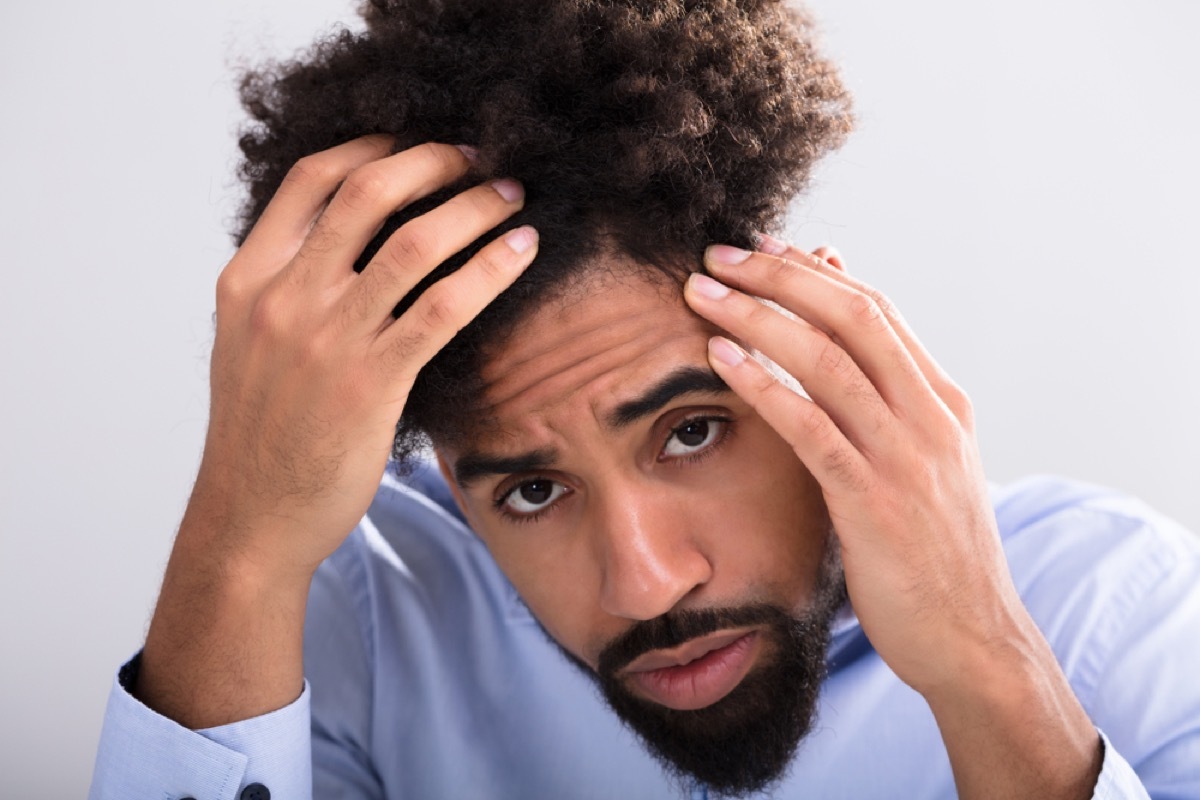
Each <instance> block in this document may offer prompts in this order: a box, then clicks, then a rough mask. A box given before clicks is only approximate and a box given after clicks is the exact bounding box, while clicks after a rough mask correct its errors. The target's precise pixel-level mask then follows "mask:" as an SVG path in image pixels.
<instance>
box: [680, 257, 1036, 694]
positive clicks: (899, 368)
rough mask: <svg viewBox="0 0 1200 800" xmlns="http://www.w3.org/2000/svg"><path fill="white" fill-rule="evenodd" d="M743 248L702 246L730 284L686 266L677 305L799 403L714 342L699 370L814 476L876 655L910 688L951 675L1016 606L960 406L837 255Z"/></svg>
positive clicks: (894, 315) (890, 312) (893, 315)
mask: <svg viewBox="0 0 1200 800" xmlns="http://www.w3.org/2000/svg"><path fill="white" fill-rule="evenodd" d="M743 253H744V251H735V250H734V249H733V248H727V247H720V246H718V247H713V248H709V252H708V255H707V257H706V266H707V267H708V269H709V271H710V273H711V274H712V275H714V276H716V277H717V278H718V279H720V280H721V281H723V282H724V284H725V285H727V286H728V287H733V289H732V290H730V291H729V293H728V294H727V295H726V296H725V297H723V298H720V299H716V298H713V297H706V296H705V295H704V293H703V292H702V291H701V290H702V287H703V285H704V278H703V277H701V276H693V277H692V279H691V280H690V281H689V285H688V291H687V299H688V302H689V303H690V304H691V306H692V308H693V309H694V310H695V311H696V312H697V313H699V314H701V315H702V316H704V317H706V318H707V319H709V320H710V321H712V322H713V323H715V324H716V325H718V326H719V327H721V328H723V329H725V330H727V331H729V332H730V333H731V334H732V335H733V337H734V338H736V339H737V340H740V341H741V342H743V343H745V344H746V345H747V346H748V347H750V348H753V349H755V350H757V351H759V352H760V353H762V354H763V355H765V356H766V357H768V358H769V359H771V360H772V361H774V362H775V363H776V364H778V365H779V366H780V367H782V368H783V369H784V370H785V371H786V372H788V373H789V374H790V375H792V376H794V377H795V378H796V379H797V380H798V381H799V383H800V384H801V386H803V387H804V389H805V390H806V391H807V392H808V394H809V396H810V397H811V398H812V399H811V400H809V399H806V398H804V397H802V396H800V395H798V394H796V393H795V392H793V391H791V390H790V389H788V388H787V387H785V386H784V385H783V384H781V383H780V382H779V381H778V380H776V379H775V378H774V377H773V376H772V375H770V374H769V373H768V372H767V371H766V370H765V369H764V368H763V367H762V366H761V365H760V364H759V363H758V362H756V361H755V360H754V359H743V360H741V361H740V362H738V363H736V364H730V363H728V361H729V360H733V361H735V362H736V361H737V360H738V359H739V358H742V357H743V352H744V351H741V350H740V348H736V347H734V346H733V345H732V344H731V343H730V342H729V341H728V340H724V339H721V338H717V339H714V341H713V342H712V343H711V345H710V361H711V362H712V365H713V368H714V369H715V370H716V371H717V372H718V374H720V376H721V377H722V378H724V379H725V381H726V382H727V383H728V384H729V385H730V387H731V388H732V389H733V390H734V391H736V392H737V393H738V394H739V395H741V396H742V397H743V398H744V399H745V400H746V401H747V402H748V403H750V404H751V405H752V406H753V407H754V409H755V410H756V411H757V412H758V413H759V414H760V415H761V416H762V417H763V419H765V420H766V421H767V423H768V424H770V425H771V426H772V427H774V428H775V430H776V431H777V432H778V433H779V435H780V436H782V437H783V438H784V440H785V441H787V442H788V443H789V444H790V445H791V447H792V448H793V449H794V450H795V452H796V455H797V456H798V457H799V458H800V460H801V461H802V462H803V463H804V464H805V466H806V467H807V468H808V470H809V471H810V472H812V474H813V476H814V477H815V478H816V480H817V481H818V483H819V484H820V485H821V489H822V492H823V494H824V498H825V502H826V505H827V507H828V509H829V514H830V518H831V522H832V524H833V527H834V530H835V531H836V533H837V536H838V539H839V541H840V544H841V549H842V561H843V565H844V567H845V573H846V583H847V587H848V589H849V592H850V598H851V601H852V603H853V606H854V610H855V612H856V613H857V615H858V618H859V621H860V622H861V623H862V626H863V629H864V630H865V632H866V634H867V636H868V637H869V638H870V640H871V643H872V644H873V645H874V646H875V648H876V650H877V651H878V652H879V654H880V656H881V657H882V658H883V659H884V661H886V662H887V664H888V665H889V666H890V667H891V668H892V669H893V671H895V672H896V674H897V675H898V676H900V678H901V679H902V680H904V681H905V682H906V683H908V684H909V685H910V686H912V687H913V688H915V689H917V690H918V691H921V692H924V691H926V690H929V689H934V688H936V687H937V686H939V685H941V684H943V683H945V682H947V681H953V680H954V678H955V675H956V674H961V672H960V670H961V668H963V667H965V666H966V665H967V664H969V663H971V662H973V661H974V660H975V658H977V657H979V655H980V654H981V653H982V652H985V651H986V650H987V649H988V648H989V647H990V646H991V645H992V644H993V643H994V642H996V638H997V636H998V635H1000V636H1002V635H1003V633H1004V631H1005V630H1006V629H1007V628H1009V627H1011V625H1012V624H1013V618H1014V616H1023V615H1024V608H1023V607H1022V606H1021V602H1020V598H1019V597H1018V595H1017V592H1016V589H1015V588H1014V587H1013V584H1012V580H1011V578H1010V577H1009V572H1008V567H1007V564H1006V561H1005V558H1004V553H1003V550H1002V549H1001V546H1000V537H999V534H998V532H997V528H996V523H995V518H994V516H993V513H992V508H991V504H990V502H989V500H988V492H987V484H986V482H985V479H984V474H983V468H982V466H981V464H980V458H979V451H978V446H977V444H976V439H975V430H974V422H973V419H972V411H971V404H970V401H969V400H968V399H967V396H966V394H964V393H963V391H962V390H961V389H960V388H959V387H958V386H956V385H955V384H954V382H953V381H951V380H950V378H949V377H947V375H946V374H945V373H944V372H943V371H942V369H941V368H940V367H938V365H937V364H936V362H934V360H933V358H932V357H931V356H930V355H929V354H928V353H927V352H926V351H925V349H924V348H923V347H922V346H921V344H920V343H919V342H918V341H917V339H916V337H915V336H914V335H913V334H912V332H911V331H910V330H909V329H908V327H907V326H906V325H905V324H904V322H903V320H902V319H901V318H900V315H899V313H898V312H897V311H896V309H895V308H894V306H892V304H891V303H889V302H888V301H887V299H886V298H884V297H883V295H882V294H880V293H879V292H878V291H876V290H874V289H872V288H871V287H869V286H867V285H866V284H863V283H861V282H859V281H856V280H854V279H852V278H850V277H849V276H848V275H846V274H845V272H844V271H843V270H841V269H840V268H839V266H838V264H839V262H838V261H837V260H836V258H835V262H834V263H830V262H829V261H826V260H824V259H822V258H818V257H815V256H813V255H810V254H808V253H805V252H803V251H801V250H798V249H795V248H788V249H786V250H785V251H784V252H782V254H781V255H780V256H772V255H768V254H766V253H755V254H752V255H749V256H748V257H745V260H744V261H742V262H741V263H738V264H730V263H728V260H730V258H732V259H736V258H738V257H739V256H741V255H742V254H743ZM722 256H725V257H726V258H725V259H722V258H721V257H722ZM709 288H712V284H710V285H709ZM738 290H740V291H738ZM755 297H759V298H764V299H767V300H771V301H774V302H775V303H777V304H778V305H779V306H781V307H782V308H784V309H786V310H787V311H789V312H791V313H792V314H795V315H796V317H797V319H789V318H788V316H786V315H785V314H782V313H780V312H779V311H778V310H777V309H774V308H772V307H770V306H768V305H766V304H763V303H761V302H759V301H758V300H756V299H755ZM723 356H725V358H723ZM729 356H732V359H729V358H728V357H729Z"/></svg>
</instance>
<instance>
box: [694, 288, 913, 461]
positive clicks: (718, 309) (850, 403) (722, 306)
mask: <svg viewBox="0 0 1200 800" xmlns="http://www.w3.org/2000/svg"><path fill="white" fill-rule="evenodd" d="M685 297H686V298H687V302H688V304H689V305H690V306H691V307H692V309H694V310H695V311H696V312H697V313H698V314H700V315H701V316H703V317H704V318H705V319H707V320H709V321H711V322H713V323H714V324H716V325H717V326H719V327H721V328H723V329H725V330H726V331H729V333H731V334H733V336H734V337H735V338H737V339H738V340H740V341H742V342H745V343H746V344H747V345H749V346H750V347H753V348H754V349H756V350H758V351H759V352H761V353H762V354H763V355H765V356H766V357H767V358H769V359H771V360H772V361H774V362H775V363H776V364H778V365H779V366H780V367H782V368H783V370H784V371H785V372H787V373H788V374H789V375H791V376H792V377H794V378H796V380H798V381H799V382H800V385H801V386H802V387H803V388H804V390H805V391H806V392H807V393H808V395H809V397H811V398H812V399H813V401H815V402H816V403H817V405H818V406H820V407H821V408H822V409H823V410H824V411H825V413H826V414H828V415H829V417H830V419H832V420H833V422H834V423H835V424H836V425H837V427H838V428H839V429H841V431H842V432H843V433H844V434H845V435H846V437H847V438H848V439H850V441H852V442H854V443H855V444H856V445H857V447H858V449H859V450H863V451H867V450H872V449H879V448H878V444H879V437H880V430H881V428H883V427H884V426H887V425H889V424H891V423H892V422H893V420H894V417H893V415H892V412H891V410H890V409H889V408H888V406H887V403H886V402H884V399H883V398H882V397H881V396H880V394H879V392H878V391H877V390H876V388H875V387H874V386H873V385H872V384H871V381H870V380H869V379H868V377H867V376H866V375H865V374H864V373H863V371H862V370H861V369H860V368H859V366H858V364H856V363H855V362H854V359H852V358H851V357H850V355H849V354H848V353H847V352H846V351H845V350H844V349H842V348H841V347H840V346H839V345H838V344H837V343H836V342H834V341H833V340H832V339H830V338H829V336H827V335H826V334H824V333H823V332H821V331H819V330H817V329H815V328H813V327H812V326H811V325H806V324H804V323H803V322H802V321H796V320H792V319H789V318H788V317H786V316H785V315H784V314H782V313H780V312H779V311H778V310H776V309H775V308H772V307H771V306H769V305H767V304H765V303H762V302H760V301H758V300H756V299H754V298H753V297H750V296H749V295H747V294H744V293H742V292H739V291H737V290H734V289H730V288H729V287H727V286H725V285H723V284H721V283H718V282H717V281H715V280H713V279H712V278H710V277H708V276H706V275H701V274H698V273H697V274H693V275H692V276H691V277H690V278H689V279H688V282H687V286H686V288H685ZM873 444H874V445H875V446H874V447H873V446H872V445H873Z"/></svg>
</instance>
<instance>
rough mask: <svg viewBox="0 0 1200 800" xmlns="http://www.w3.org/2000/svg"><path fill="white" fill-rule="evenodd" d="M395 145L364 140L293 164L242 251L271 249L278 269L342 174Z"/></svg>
mask: <svg viewBox="0 0 1200 800" xmlns="http://www.w3.org/2000/svg"><path fill="white" fill-rule="evenodd" d="M394 142H395V140H394V139H393V138H392V137H391V136H384V135H375V136H364V137H362V138H360V139H354V140H352V141H349V142H346V143H344V144H340V145H338V146H337V147H332V148H330V149H328V150H323V151H321V152H320V153H315V154H313V155H310V156H305V157H304V158H302V159H300V160H299V161H297V162H296V163H295V165H293V166H292V168H291V169H290V170H288V173H287V175H286V176H284V179H283V183H281V184H280V185H279V188H278V189H276V190H275V195H274V197H272V198H271V201H270V202H269V203H268V204H267V207H266V209H264V210H263V213H262V214H261V215H260V216H259V219H258V222H256V223H255V225H254V228H253V229H252V230H251V231H250V235H249V236H248V237H247V238H246V242H245V243H244V244H243V245H242V247H243V249H246V248H249V249H250V250H252V251H260V252H262V251H274V252H275V253H276V254H277V258H276V259H275V260H274V262H275V263H276V264H277V265H278V264H285V263H287V262H288V261H289V260H290V259H291V258H292V256H294V255H295V254H296V251H298V250H299V249H300V245H301V243H302V242H303V241H304V237H305V236H307V235H308V232H309V229H310V228H311V227H312V224H313V221H314V220H316V218H317V215H318V214H319V213H320V212H321V209H322V208H324V207H325V204H326V203H327V202H328V201H329V198H330V196H331V195H333V193H334V191H336V190H337V187H338V186H339V185H340V184H341V182H342V181H343V180H345V178H346V176H347V175H349V174H350V173H351V172H352V171H354V170H355V169H358V168H359V167H361V166H363V165H364V164H368V163H370V162H372V161H376V160H378V159H380V158H383V157H384V156H386V155H387V154H388V152H390V151H391V148H392V145H393V144H394ZM263 255H266V253H265V252H263Z"/></svg>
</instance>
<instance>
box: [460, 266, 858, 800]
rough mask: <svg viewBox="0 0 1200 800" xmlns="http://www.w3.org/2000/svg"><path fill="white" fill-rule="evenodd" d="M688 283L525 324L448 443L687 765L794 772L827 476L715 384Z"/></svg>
mask: <svg viewBox="0 0 1200 800" xmlns="http://www.w3.org/2000/svg"><path fill="white" fill-rule="evenodd" d="M715 332H716V331H715V330H714V329H713V328H712V327H711V326H710V325H709V324H708V323H706V322H705V321H704V320H702V319H700V318H699V317H698V316H696V315H695V314H693V313H692V312H691V311H690V310H688V309H687V307H686V306H685V305H684V303H683V300H682V296H681V292H680V290H679V288H678V287H677V286H674V285H672V286H667V285H665V284H663V283H652V282H650V281H648V280H647V279H646V278H645V277H640V276H635V275H628V274H625V273H621V274H619V275H613V274H611V273H610V274H607V275H606V276H605V277H603V278H597V279H594V280H593V281H591V282H590V283H588V284H587V286H585V287H583V288H581V289H579V290H576V291H573V292H571V293H570V294H569V295H568V296H567V297H566V298H565V299H564V300H561V301H555V302H551V303H548V304H546V305H545V306H543V307H542V308H540V309H539V310H538V311H537V312H535V313H534V314H533V315H531V316H530V317H528V318H527V319H526V320H524V321H523V322H522V323H521V325H520V326H519V327H518V328H517V329H516V330H515V332H514V335H512V336H511V337H510V339H509V340H508V342H507V344H505V345H504V346H503V347H502V348H500V349H499V350H498V352H496V353H495V354H493V355H492V356H491V357H490V358H489V360H488V362H487V364H486V366H485V368H484V370H483V379H484V385H485V390H484V394H483V399H484V403H483V405H484V412H483V414H482V416H481V418H480V421H479V425H478V430H479V433H478V434H477V435H474V436H473V437H472V438H471V440H470V442H469V444H467V445H464V446H463V447H460V448H445V447H442V448H439V456H440V457H441V459H442V463H443V468H444V469H445V470H446V471H447V472H448V474H449V476H450V477H451V482H452V484H454V485H455V487H454V488H455V491H456V494H457V496H458V500H459V503H460V505H461V506H462V508H463V511H464V513H465V515H466V517H467V519H468V520H469V522H470V523H471V525H472V527H473V528H474V529H475V530H476V531H477V532H478V534H479V535H480V536H481V537H482V538H483V540H484V542H485V543H486V544H487V546H488V548H489V549H490V551H491V553H492V555H493V556H494V557H495V559H496V562H497V563H498V564H499V566H500V567H501V569H503V570H504V572H505V574H506V575H507V576H508V578H509V579H510V580H511V581H512V583H513V585H514V586H515V587H516V588H517V590H518V591H519V592H520V594H521V596H522V597H523V598H524V600H525V602H526V603H527V604H528V606H529V608H530V610H531V611H532V612H533V614H534V615H535V616H536V617H537V619H538V620H539V622H540V623H541V624H542V626H543V627H544V628H545V629H546V630H547V632H548V633H549V634H550V635H551V636H552V637H553V638H554V640H555V641H556V642H557V643H558V644H559V645H560V646H561V647H562V648H563V649H564V651H566V653H567V654H568V655H569V656H570V657H572V658H573V659H574V660H575V661H577V662H578V663H580V664H581V666H584V667H585V668H587V669H588V670H590V671H591V672H592V673H594V674H595V675H596V677H597V680H598V681H599V683H600V685H601V687H602V688H603V689H604V692H605V695H606V696H607V697H608V699H609V701H610V703H611V704H612V705H613V707H614V709H615V710H616V711H617V712H618V713H619V714H620V715H621V716H622V718H623V719H625V720H626V722H627V723H629V724H630V725H631V727H633V728H634V729H635V730H636V731H637V732H638V733H640V734H641V735H642V737H643V738H644V739H645V740H646V742H647V744H648V745H649V746H650V748H651V750H652V751H653V752H655V753H656V754H657V755H658V756H659V757H660V758H662V759H664V760H665V761H666V762H668V765H669V766H672V767H673V768H675V769H677V770H680V771H683V772H686V773H690V774H693V775H695V776H697V777H699V778H701V779H702V780H704V781H705V782H707V783H709V785H711V786H712V787H713V788H716V789H724V790H726V791H747V790H752V789H757V788H760V787H761V786H763V785H764V784H766V783H768V782H770V781H771V780H773V779H774V778H776V777H778V775H779V774H780V772H781V771H782V770H783V769H784V768H785V767H786V764H787V763H788V761H789V760H790V758H791V755H792V753H793V752H794V750H795V746H796V742H797V741H798V740H799V739H800V738H801V737H802V736H803V734H804V733H805V732H806V731H807V729H808V726H809V724H810V721H811V715H812V710H813V707H814V705H815V699H816V695H817V691H818V689H819V683H820V679H821V673H822V668H823V664H824V651H825V645H826V643H827V640H828V628H829V623H830V620H831V618H832V616H833V613H834V611H835V610H836V608H837V606H838V605H839V604H840V602H841V599H842V597H843V594H842V592H843V591H844V589H843V588H842V583H841V573H840V568H839V567H838V565H837V561H836V556H835V554H834V553H833V552H832V551H834V550H835V549H836V548H834V547H833V546H832V545H831V544H830V538H831V537H830V526H829V519H828V515H827V514H826V511H825V507H824V503H823V501H822V498H821V493H820V490H819V487H818V486H817V484H816V482H815V481H814V480H813V478H812V477H811V475H810V474H809V473H808V471H807V470H806V469H804V467H803V465H802V464H801V463H800V462H799V460H798V459H797V458H796V456H795V455H794V453H793V452H792V450H791V448H789V447H788V445H787V444H786V443H785V442H784V441H783V440H782V439H781V438H780V437H779V436H778V435H777V434H776V433H775V431H774V430H773V429H771V428H770V427H769V426H768V425H767V424H766V423H765V422H764V421H763V420H762V419H761V418H760V417H759V416H758V415H757V414H755V413H754V412H753V410H751V408H750V407H749V406H748V405H747V404H746V403H745V402H743V401H742V400H741V399H740V398H739V397H738V396H737V395H735V394H734V393H733V392H731V391H730V390H729V389H728V388H726V387H725V386H724V384H723V383H722V382H721V381H720V380H719V379H717V378H716V376H715V374H714V373H713V372H712V371H711V369H710V367H709V365H708V361H707V356H706V352H707V341H708V338H709V336H711V335H712V334H713V333H715Z"/></svg>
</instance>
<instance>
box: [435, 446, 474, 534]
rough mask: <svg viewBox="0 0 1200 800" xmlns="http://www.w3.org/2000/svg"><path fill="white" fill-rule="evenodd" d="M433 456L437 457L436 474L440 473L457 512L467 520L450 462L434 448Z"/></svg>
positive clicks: (465, 506) (464, 506) (463, 503)
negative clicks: (448, 488)
mask: <svg viewBox="0 0 1200 800" xmlns="http://www.w3.org/2000/svg"><path fill="white" fill-rule="evenodd" d="M433 454H434V455H435V456H436V457H437V465H438V472H440V473H442V479H443V480H444V481H446V486H448V487H450V494H451V495H452V496H453V497H454V502H455V504H456V505H457V506H458V510H459V511H461V512H462V513H463V516H464V517H467V519H468V520H469V519H470V517H469V516H468V515H467V504H466V503H465V502H463V496H462V490H461V489H460V488H459V486H458V483H457V482H456V481H455V480H454V473H453V471H451V469H450V462H449V460H448V459H447V457H446V456H445V454H443V453H442V451H441V450H439V449H437V448H436V447H435V448H434V449H433Z"/></svg>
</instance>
